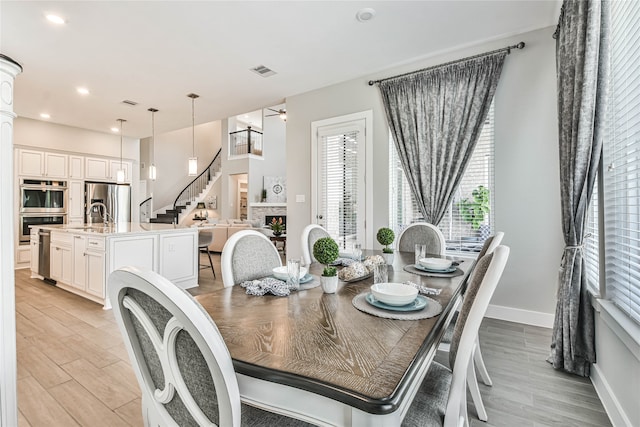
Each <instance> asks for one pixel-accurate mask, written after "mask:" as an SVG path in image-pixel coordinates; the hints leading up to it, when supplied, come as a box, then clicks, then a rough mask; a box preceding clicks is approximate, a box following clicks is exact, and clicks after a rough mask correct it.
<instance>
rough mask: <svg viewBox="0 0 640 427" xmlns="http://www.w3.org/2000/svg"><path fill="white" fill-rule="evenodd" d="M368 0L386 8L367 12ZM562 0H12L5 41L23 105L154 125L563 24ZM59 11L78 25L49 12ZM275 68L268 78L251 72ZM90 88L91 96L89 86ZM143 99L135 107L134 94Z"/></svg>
mask: <svg viewBox="0 0 640 427" xmlns="http://www.w3.org/2000/svg"><path fill="white" fill-rule="evenodd" d="M363 7H372V8H374V9H375V10H376V12H377V14H376V16H375V18H374V19H373V20H371V21H369V22H367V23H361V22H358V21H357V20H356V18H355V15H356V12H357V11H358V10H359V9H360V8H363ZM559 10H560V1H559V0H553V1H551V0H549V1H545V0H537V1H520V0H507V1H480V0H477V1H454V0H448V1H407V2H405V1H372V2H364V1H358V2H356V1H331V2H329V1H281V2H275V1H254V2H248V1H193V2H192V1H164V2H161V1H68V2H60V1H42V2H38V1H7V0H3V1H1V2H0V52H1V53H3V54H5V55H7V56H9V57H11V58H13V59H15V60H16V61H18V62H19V63H20V64H22V65H23V67H24V72H23V73H22V74H21V75H20V76H18V78H17V80H16V88H15V100H16V101H15V111H16V113H17V114H18V115H19V116H23V117H29V118H34V119H38V120H40V113H42V112H48V113H49V114H51V119H50V121H52V122H55V123H61V124H65V125H70V126H76V127H81V128H86V129H92V130H95V131H99V132H109V129H110V128H111V127H113V126H116V125H117V123H116V119H117V118H124V119H126V120H127V123H125V126H124V133H125V134H126V135H128V136H132V137H145V136H149V134H150V133H151V129H150V127H151V118H150V113H149V112H147V108H149V107H155V108H157V109H158V110H160V111H159V112H158V113H156V132H157V133H161V132H166V131H170V130H176V129H181V128H184V127H188V126H190V125H191V99H189V98H187V96H186V95H187V94H188V93H191V92H194V93H197V94H199V95H200V98H199V99H197V100H196V101H195V111H196V118H195V121H196V124H199V123H204V122H209V121H213V120H218V119H222V118H226V117H230V116H235V115H238V114H244V113H246V112H250V111H254V110H256V109H260V108H263V107H268V106H272V105H277V104H280V103H282V102H284V101H285V100H286V98H287V97H288V96H291V95H295V94H299V93H303V92H306V91H309V90H313V89H317V88H320V87H324V86H327V85H331V84H334V83H338V82H341V81H345V80H350V79H353V78H357V77H361V76H365V75H368V74H370V73H373V72H378V71H381V70H384V69H387V68H390V67H393V66H396V65H399V64H403V63H407V62H410V61H413V60H416V59H420V58H424V57H427V56H431V55H433V54H436V53H438V52H442V51H446V50H451V49H453V48H455V47H456V46H468V45H473V44H476V43H479V42H482V41H485V40H488V39H495V38H499V37H504V36H509V35H513V34H517V33H521V32H525V31H529V30H533V29H536V28H542V27H546V26H550V25H555V23H556V21H557V17H558V13H559ZM47 13H55V14H58V15H60V16H62V17H64V18H65V19H66V20H67V22H66V24H64V25H61V26H56V25H54V24H51V23H50V22H48V21H47V20H46V19H45V14H47ZM258 65H265V66H267V67H269V68H271V69H273V70H274V71H276V72H277V74H276V75H274V76H272V77H268V78H263V77H261V76H258V75H256V74H254V73H252V72H251V71H249V69H250V68H253V67H255V66H258ZM78 86H86V87H87V88H89V90H90V91H91V94H90V95H88V96H80V95H78V94H77V93H76V87H78ZM125 99H127V100H132V101H136V102H138V103H139V105H138V106H135V107H130V106H127V105H125V104H122V103H121V101H123V100H125Z"/></svg>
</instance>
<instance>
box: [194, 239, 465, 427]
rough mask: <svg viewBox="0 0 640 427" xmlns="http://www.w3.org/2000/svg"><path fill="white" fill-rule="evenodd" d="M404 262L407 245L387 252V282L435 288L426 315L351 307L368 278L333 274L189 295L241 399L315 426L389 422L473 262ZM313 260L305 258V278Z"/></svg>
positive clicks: (411, 389) (429, 354)
mask: <svg viewBox="0 0 640 427" xmlns="http://www.w3.org/2000/svg"><path fill="white" fill-rule="evenodd" d="M372 253H374V252H373V251H365V255H367V254H372ZM376 253H380V252H376ZM413 262H414V254H413V253H409V252H396V254H395V257H394V262H393V265H390V266H389V281H390V282H405V281H407V280H410V281H412V282H414V283H418V284H422V285H425V286H428V287H431V288H437V289H441V292H440V293H439V294H438V295H430V296H429V297H430V298H433V299H435V300H437V301H438V302H439V303H440V304H441V305H442V308H443V310H442V313H441V314H439V315H437V316H435V317H432V318H429V319H423V320H392V319H386V318H381V317H377V316H374V315H371V314H367V313H364V312H362V311H360V310H358V309H356V308H355V307H354V306H353V304H352V300H353V298H354V297H355V296H356V295H358V294H360V293H362V292H366V291H367V290H368V289H369V288H370V287H371V285H372V283H373V278H368V279H365V280H362V281H358V282H350V283H345V282H340V284H339V285H338V291H337V292H336V293H335V294H325V293H323V291H322V288H321V287H320V286H318V287H315V288H312V289H308V290H301V291H294V292H292V293H291V294H290V295H289V296H286V297H277V296H272V295H265V296H253V295H247V294H246V292H245V289H244V288H242V287H241V286H238V285H236V286H232V287H229V288H224V289H222V290H219V291H215V292H212V293H209V294H204V295H199V296H197V297H196V299H197V301H198V302H199V303H200V304H201V305H202V307H204V309H205V310H206V311H207V313H209V315H210V316H211V318H212V319H213V321H214V322H215V323H216V326H217V327H218V329H219V330H220V333H221V334H222V337H223V338H224V341H225V343H226V345H227V347H228V349H229V352H230V354H231V358H232V359H233V364H234V367H235V370H236V373H237V378H238V385H239V388H240V395H241V399H242V401H243V402H245V403H247V404H250V405H253V406H257V407H260V408H264V409H267V410H269V411H272V412H277V413H281V414H285V415H288V416H291V417H294V418H297V419H301V420H304V421H307V422H310V423H312V424H316V425H323V426H324V425H326V426H399V425H400V424H401V422H402V419H403V418H404V416H405V414H406V412H407V410H408V408H409V406H410V404H411V402H412V400H413V397H414V396H415V394H416V392H417V389H418V387H419V385H420V383H421V382H422V380H423V379H424V377H425V375H426V373H427V370H428V368H429V365H430V363H431V361H432V360H433V357H434V355H435V353H436V350H437V347H438V343H439V342H440V340H441V338H442V335H443V334H444V331H445V329H446V325H447V324H448V323H449V321H450V319H451V317H452V316H453V313H454V311H455V310H454V308H455V305H456V303H457V302H458V301H459V296H460V293H461V290H462V288H463V287H464V285H465V283H466V280H467V278H468V276H469V273H470V271H471V269H472V268H473V264H474V261H473V260H471V259H466V260H464V261H463V262H461V263H460V264H459V267H458V268H459V269H460V270H462V272H463V274H461V275H458V276H455V277H451V278H449V277H447V278H436V277H426V276H420V275H416V274H411V273H409V272H406V271H404V270H403V267H404V266H405V265H407V264H413ZM322 268H323V266H322V265H319V264H312V265H311V266H310V273H311V274H313V275H314V276H315V277H314V281H318V282H319V280H320V277H319V275H320V274H321V272H322Z"/></svg>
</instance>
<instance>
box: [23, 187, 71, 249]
mask: <svg viewBox="0 0 640 427" xmlns="http://www.w3.org/2000/svg"><path fill="white" fill-rule="evenodd" d="M66 222H67V183H66V181H48V180H41V179H24V178H23V179H22V180H20V215H19V225H18V235H19V241H20V244H21V245H22V244H29V239H30V233H31V230H29V226H30V225H54V224H66Z"/></svg>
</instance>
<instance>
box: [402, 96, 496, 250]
mask: <svg viewBox="0 0 640 427" xmlns="http://www.w3.org/2000/svg"><path fill="white" fill-rule="evenodd" d="M493 158H494V118H493V105H492V106H491V109H490V110H489V114H488V115H487V119H486V121H485V123H484V126H483V128H482V132H481V134H480V138H479V139H478V143H477V144H476V147H475V150H474V152H473V155H472V156H471V160H470V161H469V165H468V166H467V170H466V171H465V173H464V176H463V178H462V181H461V182H460V186H459V187H458V189H457V190H456V194H455V195H454V199H453V202H452V203H451V205H450V206H449V209H447V212H446V214H445V216H444V218H443V219H442V221H441V222H440V224H438V227H439V228H440V230H441V231H442V233H443V234H444V236H445V239H446V240H447V251H450V252H479V251H480V249H481V248H482V244H483V242H484V240H485V239H486V238H487V237H488V236H489V235H491V234H493V232H494V225H493V224H494V221H493V206H494V192H493V188H494V167H493ZM389 186H390V188H389V197H390V203H389V221H390V227H391V228H392V229H393V230H394V231H395V232H396V235H397V234H399V233H400V231H402V230H403V229H404V228H405V227H406V226H407V225H409V224H411V223H412V222H416V221H424V219H423V218H422V214H421V213H420V211H419V210H418V208H417V206H416V203H415V200H414V199H413V194H412V193H411V189H410V187H409V183H408V182H407V179H406V177H405V174H404V170H403V169H402V164H401V163H400V159H399V157H398V153H397V150H396V148H395V145H394V143H393V138H392V137H391V136H389ZM483 188H484V189H485V190H484V191H483ZM474 191H475V196H474ZM478 203H482V204H485V203H486V204H488V207H489V213H488V214H487V215H485V217H484V218H478V217H477V216H476V217H473V216H470V215H469V209H468V208H469V207H470V206H473V205H477V204H478ZM465 208H466V209H465Z"/></svg>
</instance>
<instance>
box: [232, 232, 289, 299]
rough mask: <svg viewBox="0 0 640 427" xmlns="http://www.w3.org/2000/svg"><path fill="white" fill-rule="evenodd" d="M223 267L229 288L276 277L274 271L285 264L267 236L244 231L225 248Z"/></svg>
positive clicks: (236, 235) (235, 235) (234, 236)
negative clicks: (247, 281)
mask: <svg viewBox="0 0 640 427" xmlns="http://www.w3.org/2000/svg"><path fill="white" fill-rule="evenodd" d="M220 264H221V266H220V269H221V270H222V285H223V286H224V287H225V288H228V287H230V286H233V285H237V284H239V283H242V282H244V281H246V280H255V279H261V278H263V277H267V276H270V275H272V274H273V268H274V267H280V266H282V260H281V259H280V254H279V253H278V249H277V248H276V247H275V245H274V244H273V243H272V242H271V241H270V240H269V238H268V237H267V236H265V235H264V234H262V233H260V232H259V231H254V230H243V231H238V232H237V233H234V234H233V235H232V236H231V237H229V239H228V240H227V243H225V244H224V247H223V248H222V254H221V255H220Z"/></svg>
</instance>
